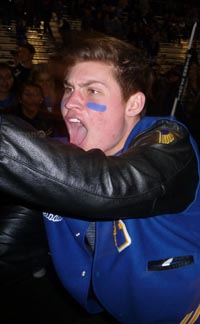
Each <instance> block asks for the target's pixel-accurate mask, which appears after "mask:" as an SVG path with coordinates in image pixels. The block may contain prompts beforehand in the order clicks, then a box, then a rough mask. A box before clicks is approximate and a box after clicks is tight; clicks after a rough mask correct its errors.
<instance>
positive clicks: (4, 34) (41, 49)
mask: <svg viewBox="0 0 200 324" xmlns="http://www.w3.org/2000/svg"><path fill="white" fill-rule="evenodd" d="M63 19H67V20H68V22H69V23H70V26H71V29H72V30H80V29H81V21H80V20H79V19H71V18H70V17H69V16H67V15H63ZM50 25H51V29H52V32H53V36H54V39H52V38H50V37H48V36H47V35H46V34H44V33H43V22H41V23H40V27H39V28H37V29H36V28H28V30H27V33H26V35H27V40H28V42H30V43H31V44H32V45H33V46H34V47H35V49H36V54H35V56H34V60H33V62H34V63H35V64H37V63H40V62H46V61H47V60H48V58H49V55H50V54H51V53H53V52H54V51H55V50H56V49H57V47H58V44H59V43H61V42H62V40H61V35H60V33H59V24H58V21H57V18H56V14H55V13H53V16H52V19H51V23H50ZM15 48H16V22H15V21H14V20H13V21H12V22H11V24H10V25H5V24H2V23H0V61H6V62H11V63H12V60H13V57H12V54H11V51H12V50H15ZM187 49H188V41H187V40H181V42H180V44H179V43H167V42H164V41H161V43H160V51H159V54H158V63H159V64H160V66H161V69H162V71H166V70H168V69H169V68H170V67H171V66H173V65H177V64H178V65H179V64H183V63H184V61H185V57H186V53H187ZM198 50H199V51H200V45H198Z"/></svg>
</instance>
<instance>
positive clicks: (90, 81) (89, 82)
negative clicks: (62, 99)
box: [79, 80, 105, 88]
mask: <svg viewBox="0 0 200 324" xmlns="http://www.w3.org/2000/svg"><path fill="white" fill-rule="evenodd" d="M94 83H98V84H102V85H103V86H104V87H105V83H104V82H102V81H97V80H89V81H86V82H81V83H79V86H80V87H81V88H82V87H87V86H90V85H92V84H94Z"/></svg>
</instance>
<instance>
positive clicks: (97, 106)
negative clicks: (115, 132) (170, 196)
mask: <svg viewBox="0 0 200 324" xmlns="http://www.w3.org/2000/svg"><path fill="white" fill-rule="evenodd" d="M86 106H87V107H88V108H89V109H92V110H95V111H99V112H104V111H106V106H105V105H100V104H97V103H95V102H87V104H86Z"/></svg>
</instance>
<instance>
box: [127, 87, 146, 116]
mask: <svg viewBox="0 0 200 324" xmlns="http://www.w3.org/2000/svg"><path fill="white" fill-rule="evenodd" d="M144 105H145V95H144V93H142V92H136V93H135V94H133V95H132V96H130V98H129V99H128V101H127V103H126V115H127V116H129V117H132V116H136V115H139V114H140V113H141V111H142V109H143V108H144Z"/></svg>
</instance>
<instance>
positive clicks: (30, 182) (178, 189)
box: [0, 36, 200, 324]
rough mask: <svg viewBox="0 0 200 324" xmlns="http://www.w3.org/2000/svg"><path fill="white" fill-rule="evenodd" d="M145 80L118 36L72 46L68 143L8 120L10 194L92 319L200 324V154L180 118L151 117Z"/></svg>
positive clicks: (65, 111)
mask: <svg viewBox="0 0 200 324" xmlns="http://www.w3.org/2000/svg"><path fill="white" fill-rule="evenodd" d="M147 72H148V69H147V68H146V66H145V64H144V63H143V62H142V57H141V54H140V53H139V52H138V51H137V50H136V49H134V48H133V47H132V46H131V45H129V44H126V43H125V42H122V41H120V40H117V39H114V38H110V37H106V36H105V37H102V36H101V37H97V36H96V37H95V38H86V39H83V41H80V42H77V44H76V46H75V47H72V48H71V49H69V48H68V50H67V53H66V77H65V80H64V85H65V93H64V96H63V100H62V104H61V109H62V115H63V118H64V121H65V123H66V126H67V128H68V131H69V135H70V143H65V144H63V143H58V142H56V141H54V140H53V139H49V138H46V137H41V136H39V135H38V136H37V133H36V132H35V131H34V129H32V128H31V127H29V125H27V124H24V122H22V121H20V120H16V119H12V118H10V117H2V118H1V148H0V154H1V164H0V170H1V177H2V178H1V191H2V193H4V194H7V195H9V194H10V195H11V196H14V197H15V199H18V200H19V201H20V203H23V202H26V204H29V205H30V206H32V207H37V209H40V210H43V211H44V213H43V215H44V220H45V226H46V232H47V236H48V240H49V246H50V250H51V254H52V259H53V262H54V265H55V269H56V272H57V274H58V276H59V278H60V280H61V282H62V283H63V285H64V287H65V288H66V290H67V291H68V292H70V294H71V295H72V296H73V297H74V298H75V299H76V300H77V301H78V302H79V303H80V304H81V305H82V306H83V307H84V308H85V309H86V310H87V311H88V312H91V313H98V312H101V311H103V310H106V311H107V312H109V313H110V314H111V315H112V316H113V317H114V318H115V319H117V320H118V321H119V322H120V323H131V324H133V323H134V324H147V323H148V324H153V323H168V324H172V323H190V321H191V323H198V321H199V313H200V286H199V281H200V253H199V252H200V240H199V230H198V228H199V225H200V218H199V211H200V204H199V171H198V165H199V153H198V150H197V146H196V144H195V143H194V140H193V139H192V138H191V136H190V134H189V133H188V130H187V129H186V128H185V127H184V126H183V125H181V124H179V123H178V122H177V121H176V120H172V119H171V118H162V119H161V118H155V117H143V112H144V109H145V100H146V96H147V94H148V88H149V78H148V73H147ZM41 197H42V199H41Z"/></svg>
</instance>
